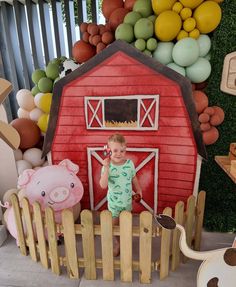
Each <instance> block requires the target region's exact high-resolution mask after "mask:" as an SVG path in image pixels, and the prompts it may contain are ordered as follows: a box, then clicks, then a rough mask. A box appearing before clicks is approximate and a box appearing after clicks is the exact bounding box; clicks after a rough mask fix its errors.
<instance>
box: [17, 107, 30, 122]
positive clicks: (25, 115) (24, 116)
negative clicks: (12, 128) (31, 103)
mask: <svg viewBox="0 0 236 287" xmlns="http://www.w3.org/2000/svg"><path fill="white" fill-rule="evenodd" d="M17 116H18V118H20V119H29V118H30V114H29V111H26V110H24V109H22V108H19V109H18V111H17Z"/></svg>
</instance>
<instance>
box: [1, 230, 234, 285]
mask: <svg viewBox="0 0 236 287" xmlns="http://www.w3.org/2000/svg"><path fill="white" fill-rule="evenodd" d="M234 237H235V235H234V234H226V233H209V232H203V236H202V248H201V249H202V250H211V249H216V248H223V247H229V246H231V245H232V242H233V239H234ZM134 250H135V249H134ZM200 263H201V262H200V261H194V260H188V262H187V263H186V264H181V266H180V267H179V268H178V270H177V271H176V272H170V275H169V277H168V278H166V279H165V280H163V281H160V280H159V275H158V272H153V273H152V283H151V284H150V285H149V286H158V287H167V286H168V287H195V286H196V276H197V270H198V267H199V265H200ZM80 275H81V278H80V279H77V280H72V279H68V278H67V274H66V270H64V271H63V274H62V275H60V276H57V275H55V274H53V273H52V272H51V271H50V270H46V269H44V268H43V267H42V266H41V264H40V263H39V262H38V263H36V262H33V261H32V260H31V259H30V257H29V256H23V255H21V254H20V251H19V249H18V247H17V246H16V245H15V240H14V239H13V238H12V237H11V236H10V235H9V236H8V239H7V241H5V242H4V244H3V245H2V246H1V247H0V287H36V286H37V287H41V286H42V287H43V286H47V287H96V286H103V287H113V286H123V287H129V286H131V285H133V284H135V286H136V287H141V286H145V285H143V284H140V283H139V280H138V272H134V280H133V283H132V284H127V283H121V282H120V280H119V272H118V271H117V272H116V278H115V281H113V282H108V281H102V274H101V271H98V272H97V277H98V280H86V279H85V278H84V276H83V274H82V273H81V272H80Z"/></svg>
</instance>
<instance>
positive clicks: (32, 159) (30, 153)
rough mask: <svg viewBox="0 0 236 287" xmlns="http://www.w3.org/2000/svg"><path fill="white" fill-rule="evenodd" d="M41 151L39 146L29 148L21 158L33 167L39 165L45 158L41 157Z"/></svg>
mask: <svg viewBox="0 0 236 287" xmlns="http://www.w3.org/2000/svg"><path fill="white" fill-rule="evenodd" d="M41 156H42V151H41V149H39V148H35V147H33V148H29V149H27V150H26V151H25V152H24V154H23V159H24V160H26V161H28V162H29V163H30V164H31V165H32V166H33V167H35V166H41V165H42V164H43V163H44V162H45V158H41Z"/></svg>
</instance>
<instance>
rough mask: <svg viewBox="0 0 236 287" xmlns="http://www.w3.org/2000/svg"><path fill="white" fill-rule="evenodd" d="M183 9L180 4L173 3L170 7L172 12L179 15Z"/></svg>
mask: <svg viewBox="0 0 236 287" xmlns="http://www.w3.org/2000/svg"><path fill="white" fill-rule="evenodd" d="M182 9H183V5H182V4H181V3H180V2H175V4H174V5H173V7H172V10H173V11H175V12H176V13H178V14H179V12H180V11H181V10H182Z"/></svg>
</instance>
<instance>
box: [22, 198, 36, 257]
mask: <svg viewBox="0 0 236 287" xmlns="http://www.w3.org/2000/svg"><path fill="white" fill-rule="evenodd" d="M22 209H23V215H24V220H25V225H26V228H27V234H28V238H27V239H28V246H29V253H30V256H31V258H32V260H34V261H37V252H36V244H35V238H34V231H33V223H32V216H31V212H30V205H29V201H28V199H27V198H23V199H22Z"/></svg>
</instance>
